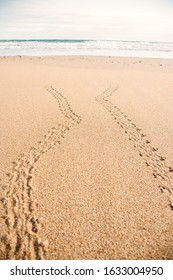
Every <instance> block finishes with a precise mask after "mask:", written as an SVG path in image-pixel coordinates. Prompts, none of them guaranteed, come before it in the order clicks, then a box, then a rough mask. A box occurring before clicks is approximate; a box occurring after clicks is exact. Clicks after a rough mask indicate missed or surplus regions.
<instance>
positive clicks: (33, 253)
mask: <svg viewBox="0 0 173 280" xmlns="http://www.w3.org/2000/svg"><path fill="white" fill-rule="evenodd" d="M0 73H1V75H0V104H1V106H0V116H1V118H0V159H1V160H0V213H1V215H0V259H60V260H62V259H70V260H76V259H84V260H89V259H107V260H110V259H173V234H172V232H173V149H172V147H173V137H172V135H173V106H172V104H173V78H172V77H173V60H171V59H147V58H145V59H144V58H118V57H117V58H116V57H87V56H76V57H75V56H69V57H68V56H67V57H65V56H64V57H63V56H59V57H58V56H57V57H56V56H55V57H53V56H52V57H19V56H18V57H0Z"/></svg>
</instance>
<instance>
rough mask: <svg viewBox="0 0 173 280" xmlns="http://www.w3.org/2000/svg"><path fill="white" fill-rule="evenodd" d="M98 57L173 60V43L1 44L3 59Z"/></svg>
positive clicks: (66, 42)
mask: <svg viewBox="0 0 173 280" xmlns="http://www.w3.org/2000/svg"><path fill="white" fill-rule="evenodd" d="M17 55H21V56H22V55H25V56H44V55H94V56H122V57H153V58H173V42H143V41H115V40H0V56H17Z"/></svg>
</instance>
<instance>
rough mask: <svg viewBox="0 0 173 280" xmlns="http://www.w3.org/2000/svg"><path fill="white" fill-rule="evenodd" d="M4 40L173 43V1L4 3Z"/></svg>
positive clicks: (0, 5)
mask: <svg viewBox="0 0 173 280" xmlns="http://www.w3.org/2000/svg"><path fill="white" fill-rule="evenodd" d="M0 39H96V40H99V39H100V40H127V41H128V40H133V41H163V42H164V41H165V42H173V0H28V1H24V0H0Z"/></svg>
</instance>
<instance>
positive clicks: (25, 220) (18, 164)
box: [0, 86, 82, 260]
mask: <svg viewBox="0 0 173 280" xmlns="http://www.w3.org/2000/svg"><path fill="white" fill-rule="evenodd" d="M46 90H47V91H48V92H49V93H51V94H52V95H53V96H54V98H55V99H56V100H57V101H58V106H59V109H60V111H61V113H62V114H63V116H64V117H65V118H66V119H68V122H65V125H64V124H58V125H57V127H52V128H51V129H50V130H49V131H48V133H47V134H46V135H44V139H43V140H42V141H39V142H38V145H37V147H32V148H31V149H30V150H29V152H28V153H26V154H21V155H20V156H19V157H18V159H17V160H16V161H14V162H13V163H12V168H11V170H10V172H9V173H7V174H6V175H7V180H6V181H7V183H5V184H2V183H1V189H2V190H4V195H3V196H2V197H1V199H0V201H1V203H2V205H3V209H4V213H5V215H4V216H2V217H1V218H2V219H3V222H4V224H5V226H6V232H7V234H5V235H3V236H1V239H0V254H1V256H0V259H18V260H19V259H21V260H26V259H36V260H43V259H45V258H46V252H47V249H48V242H47V241H42V240H41V238H40V235H41V230H42V227H43V221H42V220H41V218H40V219H38V218H37V215H36V210H37V205H36V203H35V202H34V198H33V185H32V178H33V174H34V169H35V167H36V163H37V162H38V161H39V159H40V158H41V157H42V156H43V155H45V154H47V153H48V152H49V150H51V149H53V148H55V146H56V145H57V144H60V143H61V141H62V139H63V138H64V137H65V134H66V133H67V132H68V131H69V130H70V129H71V128H72V127H73V126H74V125H77V124H79V123H80V122H81V120H82V119H81V117H79V116H78V115H76V114H75V112H74V111H73V110H72V109H71V106H70V103H69V102H68V100H67V99H66V98H65V97H64V96H63V95H62V94H61V93H59V92H57V91H56V90H55V88H53V87H52V86H48V87H46Z"/></svg>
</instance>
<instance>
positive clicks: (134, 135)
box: [95, 86, 173, 209]
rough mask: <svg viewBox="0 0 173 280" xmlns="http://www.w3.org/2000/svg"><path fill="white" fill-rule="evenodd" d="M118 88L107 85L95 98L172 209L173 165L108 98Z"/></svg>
mask: <svg viewBox="0 0 173 280" xmlns="http://www.w3.org/2000/svg"><path fill="white" fill-rule="evenodd" d="M118 88H119V86H116V87H115V88H111V87H109V88H107V89H106V90H105V91H104V92H103V93H102V94H100V95H98V96H97V97H96V98H95V99H96V101H97V102H99V103H100V104H101V105H102V106H103V107H104V108H105V109H106V110H107V111H108V112H109V114H110V115H111V116H112V118H113V119H114V121H115V122H116V123H117V124H118V125H119V127H120V128H121V129H122V130H123V131H124V133H125V134H126V135H127V137H128V140H129V141H130V142H131V143H132V145H133V147H134V148H135V149H136V150H137V151H138V154H139V156H140V158H141V159H142V160H143V161H144V162H145V164H146V166H147V167H148V169H149V170H150V173H151V174H152V176H153V177H154V178H155V179H156V182H157V184H158V187H159V189H160V190H161V192H163V193H165V194H166V195H167V196H168V199H169V206H170V207H171V209H173V184H172V175H173V167H172V166H171V165H170V164H169V163H167V159H166V157H164V156H162V155H161V154H160V153H159V149H158V148H157V147H154V146H153V145H152V142H151V141H150V140H149V139H148V137H147V135H146V134H145V133H144V132H143V131H142V129H141V128H139V127H138V126H137V124H135V123H134V122H133V121H132V119H131V118H130V117H129V116H128V115H127V114H126V113H125V112H123V111H122V110H121V109H120V108H119V107H117V106H116V105H114V104H113V103H112V102H111V101H110V100H109V97H111V96H112V94H113V93H115V92H116V91H117V90H118Z"/></svg>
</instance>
